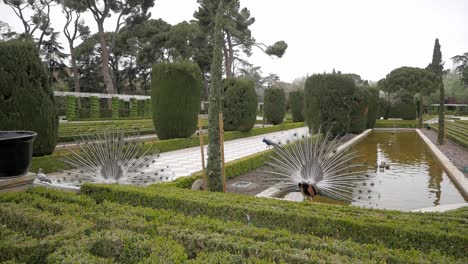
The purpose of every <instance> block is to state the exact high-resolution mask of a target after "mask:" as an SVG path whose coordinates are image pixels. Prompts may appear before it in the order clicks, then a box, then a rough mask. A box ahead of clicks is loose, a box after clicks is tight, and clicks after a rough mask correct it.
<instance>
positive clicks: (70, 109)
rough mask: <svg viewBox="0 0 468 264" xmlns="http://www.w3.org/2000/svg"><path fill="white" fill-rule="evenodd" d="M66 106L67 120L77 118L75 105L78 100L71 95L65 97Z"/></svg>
mask: <svg viewBox="0 0 468 264" xmlns="http://www.w3.org/2000/svg"><path fill="white" fill-rule="evenodd" d="M65 100H66V105H67V110H66V111H67V112H66V116H67V120H74V119H76V118H77V111H76V110H77V105H76V103H77V102H78V98H76V97H75V96H73V95H67V96H66V99H65Z"/></svg>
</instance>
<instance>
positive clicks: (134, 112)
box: [130, 98, 138, 117]
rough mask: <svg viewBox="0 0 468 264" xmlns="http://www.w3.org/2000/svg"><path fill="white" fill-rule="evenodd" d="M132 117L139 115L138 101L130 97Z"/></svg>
mask: <svg viewBox="0 0 468 264" xmlns="http://www.w3.org/2000/svg"><path fill="white" fill-rule="evenodd" d="M130 117H138V101H137V99H136V98H130Z"/></svg>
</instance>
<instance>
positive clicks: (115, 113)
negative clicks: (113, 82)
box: [112, 97, 120, 119]
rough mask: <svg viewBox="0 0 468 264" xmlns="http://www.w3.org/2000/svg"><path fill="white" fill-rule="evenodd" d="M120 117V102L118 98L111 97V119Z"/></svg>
mask: <svg viewBox="0 0 468 264" xmlns="http://www.w3.org/2000/svg"><path fill="white" fill-rule="evenodd" d="M119 117H120V100H119V98H118V97H112V119H119Z"/></svg>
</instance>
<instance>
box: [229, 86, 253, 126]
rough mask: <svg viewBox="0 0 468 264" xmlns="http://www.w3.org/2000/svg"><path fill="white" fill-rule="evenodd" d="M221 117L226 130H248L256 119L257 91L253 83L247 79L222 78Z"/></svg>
mask: <svg viewBox="0 0 468 264" xmlns="http://www.w3.org/2000/svg"><path fill="white" fill-rule="evenodd" d="M223 87H224V105H223V118H224V130H226V131H243V132H246V131H249V130H251V129H252V128H253V127H254V125H255V121H256V120H257V105H258V103H257V93H256V92H255V83H254V82H253V80H249V79H238V78H229V79H225V80H223Z"/></svg>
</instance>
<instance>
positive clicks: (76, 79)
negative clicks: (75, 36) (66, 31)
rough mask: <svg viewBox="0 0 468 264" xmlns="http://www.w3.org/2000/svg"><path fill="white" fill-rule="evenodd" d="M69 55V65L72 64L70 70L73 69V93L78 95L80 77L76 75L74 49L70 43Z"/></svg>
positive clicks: (76, 67)
mask: <svg viewBox="0 0 468 264" xmlns="http://www.w3.org/2000/svg"><path fill="white" fill-rule="evenodd" d="M70 55H71V64H72V69H73V81H74V87H75V92H77V93H79V92H80V76H79V75H78V66H76V54H75V48H74V47H73V44H72V43H70Z"/></svg>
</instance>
